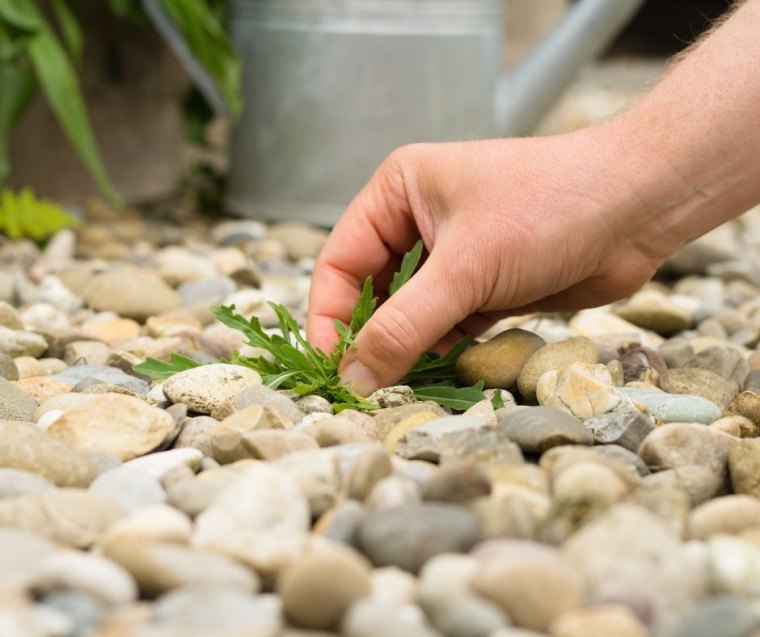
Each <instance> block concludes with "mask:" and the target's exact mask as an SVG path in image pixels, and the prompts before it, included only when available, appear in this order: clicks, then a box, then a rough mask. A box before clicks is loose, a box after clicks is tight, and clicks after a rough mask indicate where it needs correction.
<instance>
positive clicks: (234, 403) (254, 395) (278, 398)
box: [211, 384, 305, 424]
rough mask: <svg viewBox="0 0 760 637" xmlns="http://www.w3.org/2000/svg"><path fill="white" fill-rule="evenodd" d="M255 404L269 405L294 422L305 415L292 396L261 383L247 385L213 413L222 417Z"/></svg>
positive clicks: (297, 421) (299, 420)
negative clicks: (289, 396)
mask: <svg viewBox="0 0 760 637" xmlns="http://www.w3.org/2000/svg"><path fill="white" fill-rule="evenodd" d="M255 405H261V406H262V407H269V408H270V409H273V410H274V411H276V412H278V413H279V414H280V415H282V417H283V418H285V419H286V420H288V421H290V422H292V423H294V424H295V423H299V422H301V420H303V417H304V415H305V414H304V412H302V411H301V410H300V409H299V408H298V406H297V405H296V403H294V402H293V401H292V400H291V399H290V398H288V397H287V396H284V395H283V394H281V393H280V392H278V391H275V390H274V389H272V388H270V387H267V386H266V385H261V384H259V385H251V386H250V387H246V388H245V389H244V390H243V391H241V392H240V393H239V394H237V395H236V396H235V397H233V398H232V400H230V401H229V402H228V403H226V404H225V405H222V406H221V407H220V408H219V409H217V410H216V411H214V412H213V413H212V414H211V415H212V416H213V417H214V418H217V419H222V418H226V417H227V416H229V415H230V414H232V413H234V412H236V411H240V410H242V409H245V408H246V407H253V406H255ZM228 412H229V413H228Z"/></svg>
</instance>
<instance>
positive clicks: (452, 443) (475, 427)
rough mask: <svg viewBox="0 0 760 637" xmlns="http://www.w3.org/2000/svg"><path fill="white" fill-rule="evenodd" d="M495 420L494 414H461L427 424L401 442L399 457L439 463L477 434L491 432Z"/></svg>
mask: <svg viewBox="0 0 760 637" xmlns="http://www.w3.org/2000/svg"><path fill="white" fill-rule="evenodd" d="M491 419H492V415H491V414H461V415H459V416H448V417H446V418H438V419H436V420H431V421H428V422H425V423H424V424H421V425H420V426H418V427H414V428H413V429H411V430H410V431H409V432H407V433H406V434H405V435H404V436H403V437H402V438H401V439H400V440H399V441H398V443H397V445H396V453H397V454H398V455H400V456H401V457H402V458H408V459H418V460H428V461H431V462H437V461H438V460H439V459H440V457H441V456H442V455H445V454H447V453H449V452H450V451H451V450H452V449H454V448H456V447H457V446H458V445H460V444H461V443H462V442H463V441H464V440H465V439H469V438H471V436H472V435H473V434H477V433H482V432H484V431H487V430H490V428H491ZM391 433H392V432H391ZM386 441H387V438H386ZM386 448H387V444H386Z"/></svg>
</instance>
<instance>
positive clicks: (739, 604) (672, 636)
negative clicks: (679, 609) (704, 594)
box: [665, 595, 760, 637]
mask: <svg viewBox="0 0 760 637" xmlns="http://www.w3.org/2000/svg"><path fill="white" fill-rule="evenodd" d="M758 628H760V618H759V617H758V614H757V612H756V611H755V610H754V609H753V608H752V606H751V605H750V603H749V602H748V601H747V600H744V599H742V598H741V597H735V596H733V595H717V596H715V597H712V598H710V599H707V600H705V601H704V602H702V604H700V605H699V606H697V607H696V608H694V609H693V610H691V611H690V612H689V613H687V614H686V615H685V616H684V617H683V618H682V619H681V620H680V621H679V622H678V623H677V624H676V625H675V626H674V627H673V628H672V629H671V630H669V631H668V632H667V633H665V637H715V636H716V635H720V636H721V637H752V635H755V634H757V633H756V631H757V630H758Z"/></svg>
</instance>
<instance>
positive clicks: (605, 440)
mask: <svg viewBox="0 0 760 637" xmlns="http://www.w3.org/2000/svg"><path fill="white" fill-rule="evenodd" d="M653 420H654V419H653V418H652V417H651V416H645V415H644V414H642V413H641V412H640V411H639V410H638V409H633V408H627V409H620V410H618V411H614V412H612V413H608V414H602V415H601V416H596V417H595V418H590V419H588V420H586V421H585V422H584V423H583V425H584V426H585V427H586V429H588V430H589V431H591V433H592V434H593V435H594V442H596V443H598V444H603V445H606V444H615V445H620V446H621V447H625V448H626V449H630V450H631V451H634V452H635V451H637V450H638V448H639V445H640V444H641V442H642V441H643V440H644V438H646V437H647V435H648V434H649V433H651V432H652V431H654V428H655V427H654V422H653Z"/></svg>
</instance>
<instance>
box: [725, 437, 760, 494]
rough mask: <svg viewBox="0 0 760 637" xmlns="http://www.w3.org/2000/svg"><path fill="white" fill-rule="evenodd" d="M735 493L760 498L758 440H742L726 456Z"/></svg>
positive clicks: (759, 448)
mask: <svg viewBox="0 0 760 637" xmlns="http://www.w3.org/2000/svg"><path fill="white" fill-rule="evenodd" d="M728 470H729V473H730V475H731V484H732V486H733V488H734V492H735V493H746V494H747V495H751V496H754V497H756V498H758V497H760V440H752V439H748V440H742V441H741V442H740V443H739V444H737V445H736V446H735V447H734V448H733V449H731V451H730V452H729V454H728Z"/></svg>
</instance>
